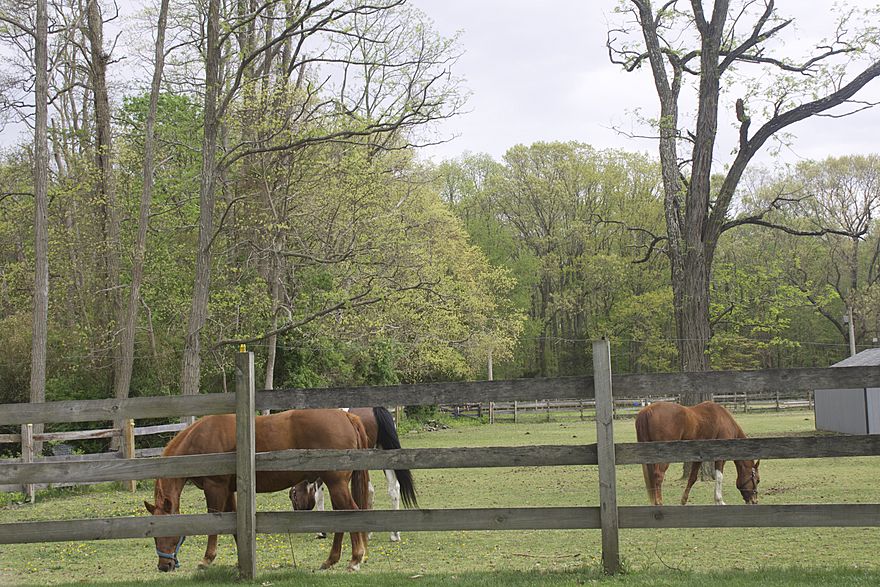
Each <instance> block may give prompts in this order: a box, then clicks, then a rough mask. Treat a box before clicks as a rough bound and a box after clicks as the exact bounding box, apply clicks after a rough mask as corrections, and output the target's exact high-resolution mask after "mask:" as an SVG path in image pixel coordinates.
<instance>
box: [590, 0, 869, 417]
mask: <svg viewBox="0 0 880 587" xmlns="http://www.w3.org/2000/svg"><path fill="white" fill-rule="evenodd" d="M705 4H711V12H710V13H707V8H706V6H704V5H705ZM775 4H776V3H775V2H774V0H740V1H736V0H734V1H733V2H731V0H714V2H711V3H708V2H704V1H702V0H690V1H689V2H685V1H683V0H682V1H680V0H669V1H667V2H664V3H663V4H662V5H661V6H659V7H656V8H655V5H654V4H653V3H652V2H650V0H630V1H629V2H628V3H627V4H626V5H622V6H623V9H622V12H625V13H626V14H628V15H630V16H631V17H632V23H631V24H632V26H631V27H624V28H621V29H617V30H612V31H610V32H609V35H608V41H607V47H608V51H609V55H610V58H611V60H612V61H613V62H614V63H617V64H620V65H621V66H623V68H624V69H625V70H626V71H634V70H636V69H638V68H639V67H640V66H642V65H644V64H647V65H648V66H649V67H650V69H651V73H652V75H653V79H654V86H655V88H656V91H657V96H658V98H659V101H660V116H659V119H658V121H657V130H658V132H659V153H660V162H661V166H662V175H663V184H664V202H665V216H666V225H667V226H666V231H667V232H666V235H665V236H663V237H658V238H656V239H655V240H654V241H653V242H652V247H657V246H659V245H661V244H662V245H663V246H664V251H665V253H666V254H667V255H668V256H669V259H670V264H671V283H672V289H673V294H674V311H675V319H676V325H677V331H678V350H679V355H680V356H679V360H680V366H681V369H682V370H684V371H704V370H707V369H708V368H709V363H708V352H707V351H708V347H709V340H710V337H711V328H710V322H709V276H710V270H711V267H712V261H713V258H714V255H715V250H716V247H717V245H718V239H719V238H720V236H721V235H722V234H723V233H724V232H725V231H727V230H730V229H732V228H734V227H736V226H739V225H743V224H763V225H770V223H768V222H767V221H766V220H765V219H764V218H763V217H762V215H760V214H759V215H753V216H743V217H738V218H731V217H730V212H731V205H732V202H733V201H734V195H735V193H736V190H737V186H738V184H739V182H740V179H741V178H742V175H743V172H744V171H745V170H746V167H747V166H748V165H749V163H750V162H751V161H752V159H753V158H754V157H755V155H756V154H757V153H758V151H759V150H760V149H761V148H762V147H763V146H764V145H765V143H767V141H768V140H770V139H772V138H774V137H776V136H777V135H778V133H780V132H781V131H783V130H784V129H787V128H788V127H790V126H791V125H793V124H794V123H796V122H799V121H801V120H804V119H806V118H809V117H812V116H820V115H823V114H825V113H826V112H828V111H829V110H830V109H832V108H834V107H837V106H841V105H845V104H850V105H854V107H853V108H851V111H857V110H859V109H862V108H864V107H867V106H870V105H872V104H867V103H864V102H854V101H853V98H854V96H855V95H856V93H857V92H858V91H859V90H861V89H862V88H863V87H864V86H865V85H866V84H867V83H868V82H870V81H871V80H873V79H874V78H875V77H877V76H878V75H880V61H877V60H872V61H871V62H869V64H868V65H867V66H866V67H865V68H864V69H863V70H862V71H860V72H859V73H858V74H857V75H852V72H851V68H852V62H851V61H847V60H854V59H856V58H857V57H861V56H864V55H866V53H864V49H866V48H869V47H870V46H871V43H872V42H873V41H872V37H871V36H870V35H862V34H860V33H859V31H857V30H855V27H854V25H855V22H856V21H857V20H858V15H856V14H855V13H854V12H851V11H850V12H844V13H843V16H842V17H841V19H840V22H839V23H838V26H837V29H836V31H835V33H834V36H833V38H832V39H831V40H830V41H826V42H824V43H820V44H819V45H818V46H817V47H816V49H815V50H814V51H813V52H812V54H810V55H808V56H807V57H805V58H803V59H802V60H799V61H796V60H794V59H791V58H788V57H785V56H780V55H774V54H773V51H774V50H775V47H778V46H779V44H778V43H777V42H776V41H777V37H779V36H780V35H781V33H782V32H783V31H785V30H786V29H788V28H789V27H790V25H791V24H792V22H793V21H792V20H791V19H785V18H782V17H780V16H779V14H778V11H777V10H776V5H775ZM632 33H635V34H636V35H638V37H640V38H638V40H636V41H634V42H632V41H631V42H627V41H626V40H625V37H626V36H628V35H630V34H632ZM867 55H869V56H870V54H867ZM847 66H848V67H847ZM752 67H756V68H759V69H760V71H759V72H756V74H755V75H754V76H753V77H751V78H748V79H749V80H750V83H746V84H743V86H742V88H743V90H742V91H743V96H742V97H741V98H739V99H737V100H735V102H734V101H731V103H730V106H729V107H730V108H731V109H732V110H733V113H734V114H735V117H736V121H737V123H736V126H737V128H738V142H737V144H736V145H735V147H734V151H735V154H734V156H733V161H732V162H731V163H730V165H729V166H728V167H727V168H726V170H725V171H724V173H723V175H722V177H721V178H720V179H719V180H718V181H715V180H713V172H714V171H717V169H718V160H717V153H716V149H717V144H716V139H717V135H718V123H719V110H720V109H721V108H722V106H723V100H722V97H723V91H724V90H726V89H728V88H731V87H733V86H732V84H733V82H732V80H733V76H734V71H736V75H737V76H740V77H739V79H743V77H744V76H745V74H744V72H746V71H747V70H748V68H752ZM847 70H849V71H847ZM773 72H779V73H780V75H779V76H777V77H773V78H772V84H771V85H770V86H769V87H759V83H758V81H759V80H760V79H762V77H761V76H762V75H763V76H764V79H771V74H772V73H773ZM689 80H693V84H694V87H695V94H696V104H697V106H696V116H695V119H694V120H692V121H690V123H688V122H685V121H683V120H682V116H681V111H682V89H683V88H688V87H690V86H689V83H688V82H689ZM816 96H819V97H816ZM765 99H767V100H769V101H768V102H767V103H766V111H765V112H764V120H763V122H762V123H761V124H760V126H758V128H757V130H754V131H752V116H753V114H751V113H750V111H751V110H752V107H753V106H754V107H755V108H754V109H755V110H756V111H757V110H758V109H759V107H760V104H761V101H762V100H765ZM756 116H757V114H756ZM776 204H778V203H775V204H774V205H776ZM771 207H772V206H771ZM792 232H797V231H792ZM820 232H821V231H820ZM810 234H818V233H817V232H812V233H810ZM706 393H708V391H707V392H706ZM704 395H705V394H703V395H701V394H695V395H694V396H692V397H687V398H685V399H686V401H688V402H689V403H693V402H696V401H698V400H700V399H703V398H704Z"/></svg>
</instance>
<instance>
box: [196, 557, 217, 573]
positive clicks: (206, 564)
mask: <svg viewBox="0 0 880 587" xmlns="http://www.w3.org/2000/svg"><path fill="white" fill-rule="evenodd" d="M213 562H214V561H212V560H208V559H206V558H204V559H202V562H200V563H199V566H198V568H199V569H201V570H205V569H207V568H208V567H210V566H211V563H213Z"/></svg>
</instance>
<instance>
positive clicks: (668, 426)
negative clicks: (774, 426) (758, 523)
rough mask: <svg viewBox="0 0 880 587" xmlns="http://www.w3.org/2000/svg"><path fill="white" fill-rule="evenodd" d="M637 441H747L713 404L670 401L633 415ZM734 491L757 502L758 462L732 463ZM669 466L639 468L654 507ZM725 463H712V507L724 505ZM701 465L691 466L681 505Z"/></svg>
mask: <svg viewBox="0 0 880 587" xmlns="http://www.w3.org/2000/svg"><path fill="white" fill-rule="evenodd" d="M636 438H637V440H638V441H639V442H652V441H672V440H729V439H734V438H746V434H745V432H743V430H742V428H740V426H739V424H737V423H736V420H734V419H733V416H731V415H730V412H728V411H727V410H726V409H725V408H724V407H723V406H720V405H718V404H716V403H715V402H703V403H701V404H697V405H696V406H692V407H687V406H682V405H679V404H675V403H670V402H656V403H653V404H651V405H649V406H647V407H645V408H643V409H642V410H641V411H640V412H639V414H638V416H636ZM734 464H735V465H736V488H737V489H739V492H740V493H741V494H742V497H743V500H745V502H746V503H749V504H753V503H758V481H760V477H759V476H758V465H759V464H760V461H734ZM668 467H669V463H654V464H647V465H642V469H643V471H644V473H645V487H646V488H647V489H648V497H649V499H650V500H651V503H653V504H654V505H663V494H662V493H661V492H660V486H661V485H662V484H663V478H664V476H665V475H666V469H667V468H668ZM723 470H724V461H715V504H716V505H725V504H724V501H723V500H722V499H721V481H722V479H723V478H724V475H723ZM699 471H700V463H691V474H690V476H689V477H688V482H687V487H685V490H684V494H682V496H681V505H684V504H686V503H687V500H688V495H689V494H690V491H691V487H693V485H694V483H695V482H696V480H697V474H698V473H699Z"/></svg>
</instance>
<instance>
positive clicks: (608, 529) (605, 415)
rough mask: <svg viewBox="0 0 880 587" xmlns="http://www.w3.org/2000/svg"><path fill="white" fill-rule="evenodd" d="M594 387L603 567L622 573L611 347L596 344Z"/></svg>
mask: <svg viewBox="0 0 880 587" xmlns="http://www.w3.org/2000/svg"><path fill="white" fill-rule="evenodd" d="M593 384H594V388H595V391H596V449H597V451H598V455H599V519H600V520H601V523H602V567H603V568H604V569H605V572H606V573H608V574H609V575H614V574H617V573H618V571H620V546H619V543H618V527H619V524H618V519H617V471H616V469H615V467H616V459H615V455H614V401H613V399H612V394H611V347H610V345H609V344H608V341H607V340H604V339H603V340H596V341H593Z"/></svg>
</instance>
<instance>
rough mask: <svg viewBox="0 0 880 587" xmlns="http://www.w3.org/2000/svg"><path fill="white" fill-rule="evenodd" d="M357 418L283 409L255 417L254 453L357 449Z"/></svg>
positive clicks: (339, 413)
mask: <svg viewBox="0 0 880 587" xmlns="http://www.w3.org/2000/svg"><path fill="white" fill-rule="evenodd" d="M357 421H359V418H357V416H355V415H353V414H349V413H347V412H343V411H342V410H335V409H313V410H287V411H285V412H279V413H277V414H272V415H269V416H258V417H257V426H256V435H257V451H270V450H284V449H289V448H311V449H316V448H327V449H346V448H358V447H359V440H358V430H357V427H356V422H357Z"/></svg>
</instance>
